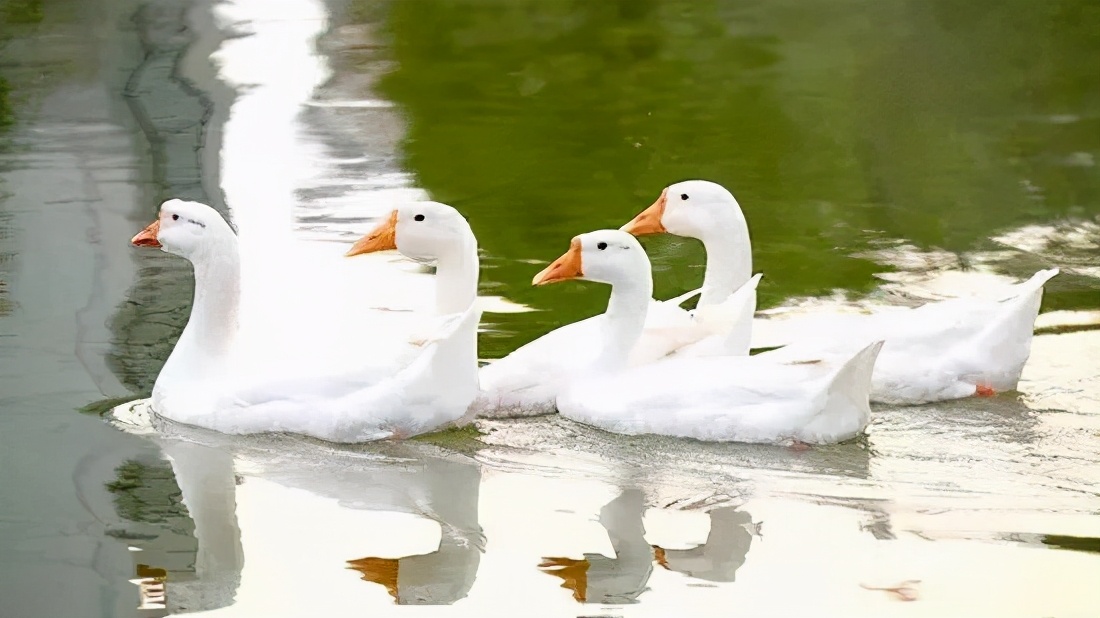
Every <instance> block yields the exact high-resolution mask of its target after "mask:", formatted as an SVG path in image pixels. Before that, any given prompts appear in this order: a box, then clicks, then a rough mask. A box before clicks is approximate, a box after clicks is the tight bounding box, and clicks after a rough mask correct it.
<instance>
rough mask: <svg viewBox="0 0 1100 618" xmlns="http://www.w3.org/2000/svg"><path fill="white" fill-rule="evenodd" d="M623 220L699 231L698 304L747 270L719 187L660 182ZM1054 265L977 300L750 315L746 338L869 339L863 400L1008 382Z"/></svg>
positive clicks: (739, 231)
mask: <svg viewBox="0 0 1100 618" xmlns="http://www.w3.org/2000/svg"><path fill="white" fill-rule="evenodd" d="M623 229H624V230H626V231H629V232H631V233H633V234H636V235H645V234H656V233H664V232H668V233H672V234H676V235H680V236H687V237H691V238H696V239H699V240H700V241H702V242H703V245H704V247H705V248H706V252H707V266H706V275H705V278H704V294H703V296H702V297H701V298H700V301H699V304H700V306H706V305H708V304H713V303H721V302H722V301H723V300H724V299H725V298H727V297H728V296H729V295H730V294H732V292H733V291H734V290H735V289H736V288H737V286H738V285H741V282H743V281H744V280H745V279H746V278H748V276H749V273H750V272H751V266H752V247H751V244H750V239H749V232H748V225H747V223H746V221H745V216H744V214H743V212H742V211H741V207H740V205H739V204H738V203H737V200H736V199H734V197H733V195H732V194H730V192H729V191H727V190H726V189H725V188H724V187H722V186H720V185H717V184H715V183H712V182H707V181H702V180H689V181H685V182H680V183H676V184H674V185H670V186H669V187H667V188H666V189H665V190H664V191H663V192H662V193H661V196H660V197H659V198H658V199H657V201H656V202H654V204H653V205H652V206H650V207H649V208H647V209H646V210H644V211H642V212H641V213H640V214H638V215H637V216H636V217H635V218H634V219H633V220H632V221H630V222H629V223H627V224H626V225H624V226H623ZM1056 274H1058V270H1057V269H1051V270H1043V271H1039V272H1037V273H1035V275H1034V276H1032V277H1031V278H1030V279H1029V280H1028V281H1026V282H1023V283H1020V284H1016V285H1012V286H1007V287H1006V289H1004V290H1003V292H1002V293H1000V294H998V295H995V296H993V297H991V298H985V299H961V298H960V299H949V300H945V301H939V302H932V303H928V304H925V305H923V306H920V307H916V308H912V309H909V308H895V309H891V310H884V311H881V312H877V313H874V314H860V315H808V316H803V317H800V318H788V319H773V320H767V319H763V320H762V319H757V320H755V321H754V323H753V325H752V327H751V333H752V344H753V346H754V347H776V346H786V347H785V348H782V349H780V350H775V351H772V352H768V353H766V354H765V355H764V356H767V357H768V358H772V359H775V360H782V359H786V360H789V361H799V360H800V359H803V358H810V357H812V358H817V357H829V358H832V359H833V360H836V359H837V358H840V357H848V356H850V355H851V354H854V353H855V352H857V351H858V350H860V349H863V348H865V347H866V346H867V345H869V344H870V343H871V342H873V341H877V340H883V341H885V344H884V346H883V348H882V351H881V353H880V355H879V358H878V360H877V361H876V363H875V371H874V375H873V377H872V390H871V400H872V401H876V402H881V403H898V404H920V403H928V402H934V401H944V400H949V399H958V398H963V397H970V396H974V395H990V394H993V393H996V392H1000V391H1008V390H1014V389H1015V388H1016V386H1017V383H1018V382H1019V377H1020V374H1021V373H1022V371H1023V367H1024V364H1025V363H1026V362H1027V358H1028V356H1029V354H1030V348H1031V338H1032V333H1033V329H1034V323H1035V318H1036V317H1037V315H1038V312H1039V304H1040V302H1041V300H1042V294H1043V286H1044V284H1045V283H1046V282H1047V281H1049V280H1050V278H1051V277H1053V276H1055V275H1056Z"/></svg>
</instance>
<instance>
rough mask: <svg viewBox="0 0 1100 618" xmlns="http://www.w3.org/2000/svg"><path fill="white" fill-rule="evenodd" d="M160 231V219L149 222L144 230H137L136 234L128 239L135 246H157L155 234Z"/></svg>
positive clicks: (158, 243)
mask: <svg viewBox="0 0 1100 618" xmlns="http://www.w3.org/2000/svg"><path fill="white" fill-rule="evenodd" d="M159 233H160V219H157V220H156V221H154V222H152V223H150V224H149V225H148V226H147V227H146V228H145V229H144V230H141V231H140V232H138V234H137V236H134V237H133V238H131V239H130V244H131V245H133V246H135V247H159V246H161V245H160V241H159V240H157V234H159Z"/></svg>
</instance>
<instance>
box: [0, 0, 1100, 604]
mask: <svg viewBox="0 0 1100 618" xmlns="http://www.w3.org/2000/svg"><path fill="white" fill-rule="evenodd" d="M1097 32H1100V10H1097V6H1096V4H1095V3H1091V2H1088V1H1083V0H1081V1H1078V0H1052V1H1051V2H1045V3H1036V2H1030V1H1027V0H1018V1H1011V2H978V3H960V2H952V1H938V0H913V1H910V2H905V1H898V2H870V1H862V0H836V1H832V2H828V3H817V4H815V5H813V6H809V5H806V4H805V3H800V2H793V1H792V2H782V1H781V2H775V1H769V2H719V1H714V2H694V1H687V0H683V1H676V0H665V1H659V0H624V1H621V2H610V1H609V2H600V3H576V2H566V1H558V0H495V1H491V2H482V1H475V0H469V1H466V2H462V1H458V2H455V1H451V2H444V1H438V2H437V1H429V0H418V1H415V2H413V1H406V2H368V1H366V0H350V1H347V2H341V1H336V0H332V1H330V2H327V3H322V2H320V1H317V0H282V1H280V2H271V1H270V0H234V1H232V2H221V3H217V4H214V3H211V2H207V1H205V0H195V1H194V2H188V3H178V2H174V1H171V0H146V1H141V0H93V1H88V2H59V3H50V4H47V3H43V2H39V1H38V0H0V470H2V471H3V473H2V474H0V479H2V480H0V600H2V601H3V603H2V605H3V607H4V609H3V611H2V612H0V613H2V614H3V615H4V616H5V618H6V617H7V616H9V615H10V616H13V617H20V618H21V617H23V616H34V617H38V616H85V615H86V616H131V615H142V616H155V615H164V614H167V613H183V612H202V611H205V612H207V613H210V614H213V615H226V616H254V615H280V616H281V615H343V614H350V613H352V612H363V611H367V612H369V613H372V614H379V615H387V614H389V613H395V612H397V611H398V608H397V606H398V605H412V604H437V605H449V606H450V607H437V608H432V609H431V612H430V615H456V616H458V615H462V616H466V615H521V614H522V615H547V616H559V615H586V616H588V615H616V616H618V615H622V616H668V615H699V616H704V615H726V614H728V611H729V608H730V607H736V608H738V609H739V610H741V611H743V612H745V613H748V614H751V615H844V616H850V615H858V616H891V615H902V614H905V615H926V616H943V615H970V616H1040V615H1058V616H1090V615H1093V614H1095V613H1096V611H1097V608H1100V593H1098V592H1097V589H1096V587H1095V582H1096V581H1097V580H1098V576H1100V555H1098V554H1100V541H1098V540H1097V539H1098V538H1100V514H1098V511H1100V495H1098V491H1097V487H1100V378H1098V375H1100V369H1098V367H1100V330H1097V325H1098V324H1100V293H1098V292H1100V266H1098V265H1100V218H1098V217H1100V173H1098V171H1097V170H1098V168H1097V165H1096V158H1097V157H1098V156H1100V81H1098V79H1097V69H1096V67H1097V66H1100V39H1097V36H1096V33H1097ZM685 177H705V178H709V179H713V180H716V181H719V182H722V183H723V184H725V185H726V186H728V187H729V188H730V189H731V190H733V192H734V193H735V195H737V197H738V198H739V200H740V201H741V203H742V205H743V206H744V208H745V210H746V214H747V216H748V218H749V222H750V225H751V227H752V231H753V236H754V243H755V245H754V246H755V259H756V265H757V269H758V270H763V271H764V272H765V274H766V276H765V278H764V281H763V283H762V285H761V295H760V296H761V303H762V305H763V306H764V307H771V308H772V309H774V310H777V311H788V310H798V309H799V308H801V307H822V306H837V305H839V306H847V305H863V304H876V303H912V302H917V301H919V300H923V299H929V298H937V297H941V296H944V295H951V294H958V293H969V292H972V291H975V290H978V289H980V288H982V287H983V286H986V285H990V284H993V283H997V282H1000V281H1004V280H1007V279H1008V278H1018V277H1022V276H1026V275H1028V274H1030V273H1031V272H1033V271H1034V270H1037V269H1039V268H1043V267H1050V266H1057V267H1059V268H1061V269H1062V274H1061V275H1060V276H1058V277H1057V278H1055V279H1054V280H1053V281H1052V282H1051V284H1050V285H1049V286H1048V288H1047V294H1046V296H1045V297H1044V314H1043V315H1042V316H1040V322H1039V332H1040V336H1038V337H1036V339H1035V343H1034V347H1033V354H1032V359H1031V361H1030V362H1029V365H1028V368H1027V370H1026V371H1025V375H1024V380H1023V382H1022V383H1021V387H1020V391H1021V392H1020V393H1019V394H1018V395H1005V396H1001V397H998V398H995V399H991V400H987V399H982V400H973V401H965V402H958V403H951V404H940V405H931V406H922V407H915V408H878V409H876V413H875V420H874V423H873V424H872V426H871V427H870V429H869V431H868V435H867V436H866V437H865V438H863V439H861V440H858V441H855V442H853V443H848V444H842V445H836V446H830V447H821V448H813V449H810V450H806V451H791V450H787V449H781V448H772V447H763V446H744V445H711V444H702V443H696V442H691V441H683V440H673V439H665V438H658V437H640V438H626V437H621V436H613V435H609V434H606V433H603V432H599V431H596V430H592V429H589V428H586V427H582V426H578V425H576V424H573V423H570V422H568V421H565V420H563V419H560V418H556V417H545V418H538V419H531V420H526V421H493V422H481V423H479V424H478V430H479V431H478V432H472V431H464V432H453V433H447V434H442V435H438V436H434V437H430V438H428V439H423V440H414V441H411V442H408V443H403V444H380V445H367V446H362V447H353V448H335V447H333V446H331V445H326V444H322V443H318V442H314V441H311V440H305V439H300V438H294V437H286V436H283V437H254V438H247V439H242V438H232V439H230V438H226V437H224V436H218V435H215V434H211V433H207V432H200V431H195V430H191V429H188V428H185V427H180V426H176V425H173V424H171V423H163V422H158V423H155V424H154V426H153V427H150V426H149V425H148V424H147V423H146V422H145V421H144V420H142V419H141V418H135V419H130V420H131V421H132V423H128V422H127V419H123V420H122V421H120V422H117V423H115V424H113V425H112V424H108V423H107V422H105V421H104V420H103V419H102V418H101V417H100V416H98V415H97V414H95V412H96V411H102V410H104V409H106V408H109V407H110V404H111V403H113V402H114V400H113V398H124V399H130V398H133V397H135V396H138V395H141V394H144V393H147V392H148V390H149V388H150V387H151V385H152V382H153V380H154V379H155V376H156V372H157V369H158V368H159V365H160V363H161V362H162V361H163V359H164V358H165V357H166V356H167V354H168V352H169V351H170V349H171V344H172V341H173V340H174V336H175V335H176V334H177V333H178V332H179V330H180V328H181V326H182V323H183V320H185V319H186V315H187V310H188V307H187V299H188V298H189V294H190V273H189V270H188V269H187V268H186V265H185V264H184V263H182V261H181V260H178V259H176V258H173V257H171V256H166V255H162V254H159V253H156V252H151V253H150V252H139V251H135V250H133V249H132V248H130V247H129V246H128V244H127V241H128V239H129V238H130V236H131V235H132V234H133V233H134V232H135V231H136V230H138V229H140V228H141V227H143V226H144V224H145V223H147V219H148V218H149V217H150V216H151V214H152V213H153V212H154V209H155V206H156V205H157V204H158V203H159V202H160V201H161V200H162V199H164V198H166V197H170V196H175V197H185V198H191V199H200V200H203V201H206V202H208V203H211V204H212V205H214V206H216V207H218V208H219V209H221V210H222V211H223V212H225V213H227V214H229V215H230V216H231V218H232V220H233V221H234V223H235V225H237V227H238V228H239V230H240V234H241V239H242V246H243V247H244V250H245V251H246V252H247V253H248V255H250V256H252V258H253V259H254V263H255V264H261V265H263V266H262V267H256V268H255V270H254V271H252V273H251V274H252V276H253V279H254V280H255V281H258V282H259V283H258V285H260V286H261V287H262V289H265V290H266V293H268V294H271V295H272V298H279V299H281V300H282V301H283V303H282V306H283V310H284V311H287V312H293V311H301V310H304V309H303V308H304V306H305V305H304V304H303V306H302V307H299V306H298V305H297V304H296V298H295V295H293V294H291V295H288V294H287V293H286V289H285V288H286V281H287V280H288V279H290V280H293V277H292V275H293V274H294V273H299V272H300V273H307V272H308V273H311V274H313V273H316V275H315V276H313V277H311V279H310V281H309V282H303V283H302V286H307V285H308V286H313V285H316V286H325V285H330V286H339V287H340V288H341V289H343V292H341V293H342V294H347V296H346V297H341V298H343V299H344V300H343V302H344V303H352V301H354V300H355V299H356V298H359V296H357V295H359V294H362V295H364V297H365V295H368V294H372V293H376V292H377V289H384V290H386V294H387V297H388V298H389V299H393V300H394V301H395V302H400V303H406V304H410V305H415V304H417V303H420V302H423V298H424V290H425V289H426V287H427V285H428V284H429V283H430V279H429V277H428V276H427V275H426V274H425V273H423V272H421V271H420V270H419V269H417V268H414V267H411V266H410V265H408V264H407V263H402V262H392V261H391V258H389V257H386V258H383V259H378V260H363V261H360V262H358V263H357V264H355V265H349V264H347V263H345V262H342V261H341V260H338V259H336V258H337V257H338V256H339V255H340V253H341V252H342V250H343V248H344V247H345V246H346V245H345V244H344V243H345V242H346V241H347V240H349V239H351V238H353V237H354V236H355V235H356V234H358V233H361V232H363V231H364V230H365V229H367V228H368V227H369V226H370V225H371V221H372V220H373V219H374V218H375V217H377V216H378V215H379V214H381V213H384V212H387V210H388V209H389V207H390V205H391V204H393V203H394V202H395V201H398V200H404V199H410V198H412V199H416V198H419V197H422V196H431V197H432V198H434V199H438V200H441V201H445V202H448V203H451V204H453V205H455V206H456V207H458V208H459V209H460V210H462V212H463V213H464V214H466V215H467V216H468V217H469V219H470V222H471V224H472V226H473V227H474V231H475V233H476V234H477V235H478V237H479V240H480V243H481V245H482V249H483V254H484V255H483V266H484V268H483V273H482V292H483V294H485V295H494V296H500V297H502V298H503V299H505V300H507V301H510V302H509V303H504V302H502V303H498V304H497V308H498V309H499V310H500V312H494V313H487V314H486V318H485V324H484V326H485V332H484V333H483V336H482V338H481V354H482V355H483V356H485V357H489V358H493V357H499V356H501V355H503V354H505V353H506V352H507V351H509V350H511V349H513V348H514V347H516V346H517V345H519V344H521V343H523V342H525V341H527V340H530V339H532V338H534V337H535V336H537V335H539V334H541V333H543V332H545V331H547V330H548V329H550V328H552V327H553V326H556V325H557V324H560V323H562V322H564V321H568V320H573V319H576V318H578V317H581V316H585V315H590V314H592V313H594V312H596V311H598V309H599V307H600V306H601V305H602V303H603V302H605V295H606V289H604V288H602V287H601V286H596V285H589V284H577V285H569V286H555V288H556V289H541V288H540V289H533V288H531V287H530V286H529V285H527V283H528V282H529V281H530V277H531V275H532V274H533V272H534V271H536V270H538V268H539V267H540V266H538V263H541V261H543V260H547V259H550V258H553V257H555V256H557V255H558V254H560V252H561V250H562V249H563V248H564V247H565V245H566V244H567V242H568V239H569V238H570V237H571V236H572V235H574V234H576V233H579V232H583V231H588V230H591V229H596V228H600V227H610V226H615V227H617V226H618V225H621V224H622V223H623V222H625V221H626V220H627V219H628V218H629V217H630V216H632V215H633V214H634V213H635V212H636V211H637V210H638V209H640V208H642V207H644V206H645V205H648V203H649V202H651V201H652V199H653V198H654V197H655V196H656V195H657V193H658V192H659V191H660V188H661V187H662V186H663V185H665V184H667V183H669V182H671V181H674V180H678V179H681V178H685ZM646 246H647V249H648V250H649V251H650V254H651V256H652V257H653V260H654V266H655V271H656V283H657V288H658V289H657V292H658V296H661V297H664V296H670V295H672V294H674V293H678V292H681V291H685V290H687V289H691V288H693V287H695V286H696V285H697V284H698V282H699V281H700V280H701V277H702V271H701V268H699V267H698V266H699V264H701V251H700V248H699V247H697V246H695V244H694V243H692V242H687V241H683V240H676V239H671V238H668V239H665V238H658V239H653V240H649V239H647V240H646ZM288 256H293V257H292V258H291V257H288ZM346 262H351V261H346ZM348 281H355V282H362V283H361V287H357V286H356V285H351V286H348V285H346V282H348ZM300 289H309V290H313V289H315V288H307V287H302V288H300ZM316 289H323V288H320V287H319V288H316ZM337 304H339V303H337ZM352 306H353V305H352ZM524 306H526V307H530V308H533V309H537V310H538V311H528V312H517V311H518V310H519V309H521V308H523V307H524ZM334 311H338V310H334ZM350 315H351V314H350V313H345V314H334V316H329V317H330V318H331V319H330V320H327V321H322V320H314V321H312V322H308V323H306V324H305V326H304V328H305V329H308V331H307V332H311V333H316V334H317V336H325V334H326V332H328V331H326V329H331V328H332V326H333V324H338V323H339V320H340V319H349V316H350ZM105 398H108V400H106V401H105ZM82 408H83V409H85V411H84V413H80V412H78V410H80V409H82ZM879 588H901V589H902V590H901V591H900V592H891V591H889V590H881V589H879ZM910 593H911V594H910ZM912 595H915V597H916V599H915V600H913V601H910V602H906V601H904V600H902V597H903V596H912Z"/></svg>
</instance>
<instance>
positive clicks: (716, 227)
mask: <svg viewBox="0 0 1100 618" xmlns="http://www.w3.org/2000/svg"><path fill="white" fill-rule="evenodd" d="M740 212H741V207H740V206H739V205H738V204H737V200H736V199H734V197H733V194H732V193H730V192H729V191H727V190H726V188H725V187H723V186H722V185H720V184H717V183H713V182H710V181H707V180H685V181H684V182H678V183H676V184H673V185H669V186H668V187H666V188H665V190H664V191H661V196H660V197H658V198H657V201H656V202H653V205H652V206H650V207H649V208H646V209H645V210H643V211H642V212H640V213H638V216H636V217H634V218H633V219H632V220H631V221H630V223H627V224H626V225H624V226H623V227H622V228H620V229H622V230H623V231H626V232H630V233H631V234H634V235H635V236H644V235H646V234H662V233H666V232H667V233H669V234H676V235H677V236H687V237H689V238H697V239H700V240H703V239H704V238H705V237H706V236H707V234H708V233H711V234H713V233H715V232H720V231H722V230H724V229H728V228H729V225H730V224H729V221H730V220H731V217H733V216H735V215H734V213H737V214H740Z"/></svg>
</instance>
